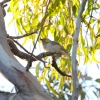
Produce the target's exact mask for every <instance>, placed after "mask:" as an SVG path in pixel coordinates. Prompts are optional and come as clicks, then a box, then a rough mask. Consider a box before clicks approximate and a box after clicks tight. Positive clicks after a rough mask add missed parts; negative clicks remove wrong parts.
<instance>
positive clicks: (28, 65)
mask: <svg viewBox="0 0 100 100" xmlns="http://www.w3.org/2000/svg"><path fill="white" fill-rule="evenodd" d="M49 4H50V0H48V1H47V6H46V11H45V14H44V18H43V19H42V22H41V28H40V31H39V32H38V37H37V40H36V42H35V44H34V47H33V50H32V52H31V54H33V52H34V49H35V48H36V44H37V41H38V39H39V37H40V34H41V31H42V29H43V25H44V23H45V20H46V17H47V16H46V13H47V10H48V6H49ZM31 56H32V55H31ZM31 56H30V58H29V61H28V64H27V67H28V69H29V67H31V65H32V61H31Z"/></svg>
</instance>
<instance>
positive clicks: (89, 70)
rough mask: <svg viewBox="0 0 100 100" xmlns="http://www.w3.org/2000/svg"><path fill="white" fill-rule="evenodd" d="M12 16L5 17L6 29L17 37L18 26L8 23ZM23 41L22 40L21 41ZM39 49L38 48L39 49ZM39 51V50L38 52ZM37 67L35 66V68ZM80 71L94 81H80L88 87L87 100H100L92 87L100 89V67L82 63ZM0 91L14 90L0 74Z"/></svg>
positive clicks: (28, 44) (27, 45)
mask: <svg viewBox="0 0 100 100" xmlns="http://www.w3.org/2000/svg"><path fill="white" fill-rule="evenodd" d="M12 17H13V16H12V14H11V13H7V14H6V17H5V25H6V29H7V33H8V34H9V35H12V36H16V35H17V34H18V32H17V29H16V26H15V23H12V24H11V25H10V26H8V23H9V21H10V20H11V19H12ZM21 41H22V40H21ZM25 47H26V49H27V50H29V51H30V50H32V47H33V46H32V44H31V43H27V44H26V45H25ZM38 48H39V47H37V49H38ZM38 51H39V50H38ZM35 54H37V50H35ZM38 54H39V52H38ZM97 58H98V59H99V58H100V57H99V56H97ZM20 63H22V65H24V66H26V64H27V62H25V61H23V60H20ZM33 67H35V66H33ZM79 69H80V70H81V72H82V73H83V74H87V76H90V77H91V78H93V79H92V81H91V80H90V81H89V80H88V81H82V80H80V82H84V83H83V86H84V87H85V86H88V87H86V88H85V89H84V91H86V92H87V95H88V96H89V99H88V98H87V99H86V100H100V98H99V99H98V98H96V96H95V95H94V94H93V92H92V91H96V90H95V89H94V88H93V87H91V85H96V87H99V88H100V84H97V83H96V82H95V81H94V80H95V79H97V78H100V66H98V67H97V65H96V63H95V62H93V63H88V64H85V65H84V64H83V63H80V65H79ZM31 71H32V73H34V70H31ZM0 80H1V82H0V90H2V91H9V92H11V90H12V89H13V87H14V86H13V85H12V84H11V83H10V82H9V81H7V80H6V79H5V78H4V77H3V76H2V74H0ZM83 80H84V79H83Z"/></svg>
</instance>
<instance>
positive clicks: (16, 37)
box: [7, 30, 37, 39]
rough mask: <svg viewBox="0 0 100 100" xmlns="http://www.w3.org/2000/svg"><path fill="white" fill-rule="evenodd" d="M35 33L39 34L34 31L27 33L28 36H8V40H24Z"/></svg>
mask: <svg viewBox="0 0 100 100" xmlns="http://www.w3.org/2000/svg"><path fill="white" fill-rule="evenodd" d="M34 33H37V30H36V31H34V32H31V33H27V34H24V35H22V36H9V35H7V37H8V38H11V39H21V38H24V37H26V36H30V35H33V34H34Z"/></svg>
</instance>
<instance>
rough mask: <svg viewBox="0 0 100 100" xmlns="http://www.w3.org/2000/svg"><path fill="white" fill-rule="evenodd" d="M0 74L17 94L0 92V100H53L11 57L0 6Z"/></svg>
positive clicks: (33, 77)
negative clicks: (13, 87) (15, 89)
mask: <svg viewBox="0 0 100 100" xmlns="http://www.w3.org/2000/svg"><path fill="white" fill-rule="evenodd" d="M0 72H1V73H2V74H3V75H4V76H5V77H6V78H7V79H8V80H9V81H10V82H11V83H13V84H14V85H15V86H16V88H17V89H18V93H13V94H12V93H5V92H0V100H53V99H52V97H51V96H50V95H49V94H48V93H47V91H46V90H45V89H44V88H43V87H42V86H41V85H40V83H39V82H38V81H37V79H36V77H35V76H33V75H32V74H31V73H30V72H26V70H25V68H24V67H23V66H22V65H21V64H20V63H19V62H18V61H17V60H16V58H15V57H14V56H13V54H12V52H11V50H10V48H9V46H8V44H7V33H6V29H5V24H4V18H3V13H2V8H1V6H0Z"/></svg>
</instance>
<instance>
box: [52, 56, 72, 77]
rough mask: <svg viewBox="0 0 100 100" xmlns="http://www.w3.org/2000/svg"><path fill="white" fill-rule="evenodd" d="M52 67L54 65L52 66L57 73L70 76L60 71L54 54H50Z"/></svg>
mask: <svg viewBox="0 0 100 100" xmlns="http://www.w3.org/2000/svg"><path fill="white" fill-rule="evenodd" d="M52 67H54V68H55V69H56V70H57V72H59V74H61V75H62V76H67V77H72V76H71V75H68V74H66V73H64V72H62V71H61V70H60V69H59V68H58V66H57V64H56V61H55V57H54V56H52Z"/></svg>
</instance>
